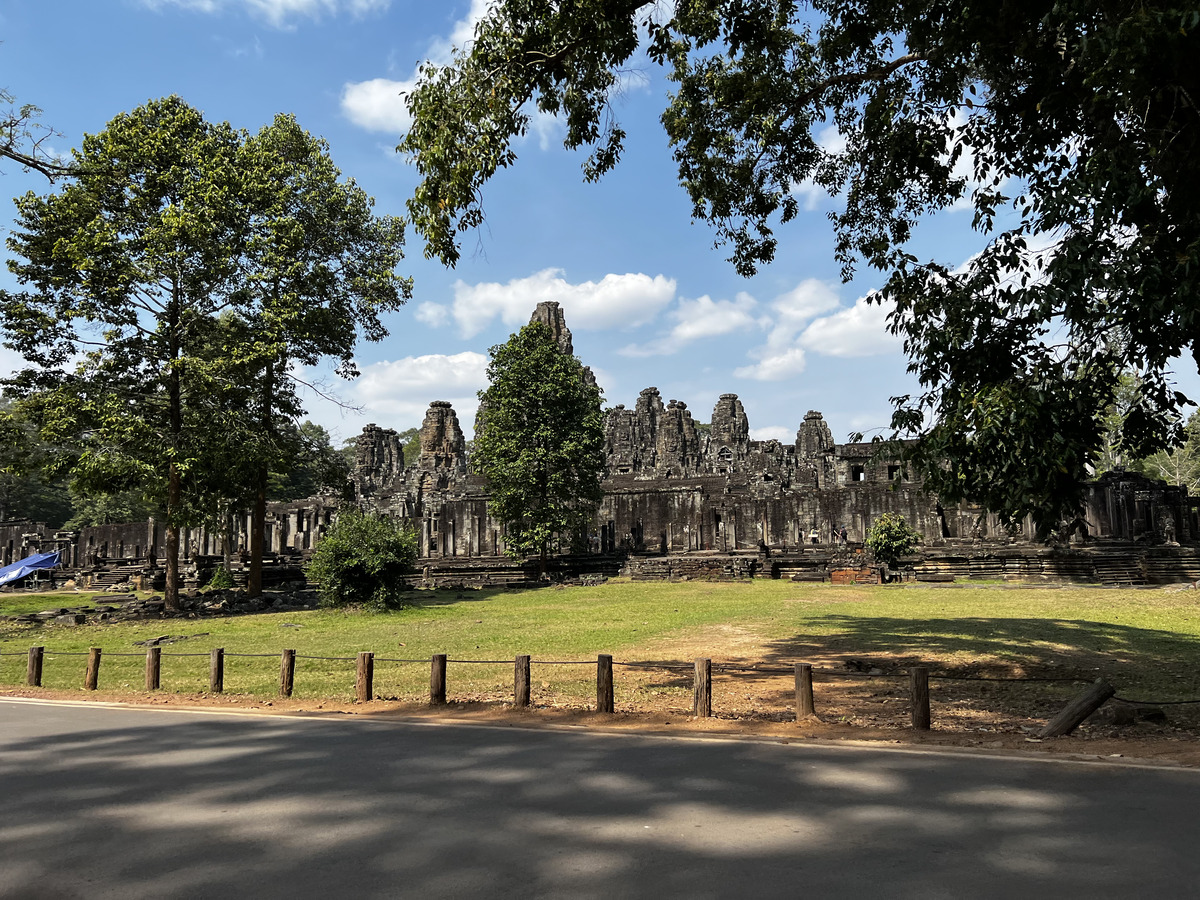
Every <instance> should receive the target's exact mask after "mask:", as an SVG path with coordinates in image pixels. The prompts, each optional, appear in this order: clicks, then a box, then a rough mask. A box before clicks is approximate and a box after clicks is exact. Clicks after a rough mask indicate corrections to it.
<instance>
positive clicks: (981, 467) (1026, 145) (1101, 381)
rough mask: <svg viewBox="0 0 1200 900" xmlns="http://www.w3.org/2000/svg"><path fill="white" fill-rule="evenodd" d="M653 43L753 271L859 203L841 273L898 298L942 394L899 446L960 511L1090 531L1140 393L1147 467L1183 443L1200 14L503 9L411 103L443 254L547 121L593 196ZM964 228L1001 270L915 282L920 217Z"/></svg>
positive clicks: (679, 154)
mask: <svg viewBox="0 0 1200 900" xmlns="http://www.w3.org/2000/svg"><path fill="white" fill-rule="evenodd" d="M639 45H642V46H646V47H648V48H649V53H650V57H651V59H652V60H653V61H655V62H656V63H658V64H659V65H661V66H663V67H664V68H665V69H666V70H667V72H668V76H669V77H670V79H671V80H672V81H673V82H674V83H675V86H676V87H675V91H674V94H673V96H671V98H670V100H669V103H668V105H667V107H666V109H665V110H664V113H663V116H662V121H663V124H664V127H665V128H666V131H667V135H668V137H669V139H670V142H671V146H672V148H673V151H672V152H673V155H674V158H675V161H676V163H677V165H678V170H679V179H680V182H681V184H682V185H683V186H684V188H685V189H686V190H687V192H688V194H689V196H690V198H691V200H692V204H693V215H694V217H695V218H697V219H700V220H702V221H705V222H708V223H710V224H711V225H712V227H713V228H714V229H715V231H716V239H717V242H718V243H719V244H723V245H726V246H728V247H729V248H730V250H731V256H730V259H731V261H732V262H733V264H734V265H735V266H736V268H737V270H738V271H739V272H742V273H743V274H750V273H752V272H754V271H755V269H756V268H757V267H758V266H759V265H761V264H763V263H766V262H769V261H770V260H771V259H772V258H773V257H774V255H775V253H776V252H777V250H778V248H779V240H780V238H779V236H778V235H777V234H776V232H775V229H776V228H778V227H779V226H780V225H782V224H784V223H787V222H788V221H790V220H792V219H794V218H795V217H796V216H797V215H798V214H799V211H800V210H799V204H798V201H797V198H796V194H795V191H794V187H795V185H797V184H799V183H801V182H804V181H806V180H811V181H812V182H813V183H815V184H817V185H820V186H821V187H823V188H825V189H826V190H827V191H829V192H830V193H831V194H836V195H841V196H843V197H844V199H845V204H844V208H843V209H842V210H841V211H840V212H837V213H835V214H833V215H832V219H833V225H834V229H835V232H836V238H837V243H836V246H837V256H838V258H839V260H840V261H841V263H842V265H843V267H844V273H845V274H846V276H847V277H849V275H850V274H851V273H852V272H853V270H854V268H855V267H856V266H860V265H862V264H863V263H865V264H866V265H868V266H870V267H872V268H875V269H877V270H879V271H880V272H883V273H885V275H886V282H885V285H884V287H883V289H882V290H881V291H879V292H878V293H876V294H874V295H872V299H873V300H874V301H876V302H880V303H886V304H888V305H890V306H892V307H893V310H894V311H893V312H892V313H891V316H890V324H891V328H892V329H893V331H895V332H896V333H899V334H900V335H902V336H903V338H904V346H905V350H906V352H907V353H908V355H909V358H910V361H911V364H910V369H911V371H912V372H914V373H915V375H916V376H917V377H918V379H919V382H920V384H921V387H922V392H921V393H920V394H919V395H918V396H912V397H907V396H906V397H898V398H894V399H895V401H896V404H897V410H896V414H895V417H894V419H893V426H894V428H895V429H896V432H897V434H898V435H900V436H906V435H917V436H920V437H922V438H923V440H921V441H920V442H919V443H918V444H917V445H916V449H915V450H913V451H912V455H913V457H914V459H915V460H916V461H917V462H918V463H921V464H922V469H923V471H924V474H925V476H926V479H927V483H928V485H929V486H930V487H931V488H933V489H934V490H936V491H937V492H938V493H939V494H940V495H941V496H942V497H943V498H944V499H947V500H956V499H961V498H971V499H974V500H977V501H980V502H983V503H984V504H985V505H987V506H988V507H989V508H991V509H993V510H995V511H996V512H998V513H1000V514H1001V516H1002V517H1003V518H1006V519H1009V520H1011V519H1014V518H1020V517H1022V516H1024V515H1025V514H1032V515H1034V517H1035V518H1036V520H1037V521H1038V523H1039V525H1040V526H1041V527H1042V528H1043V529H1047V528H1049V527H1051V526H1052V525H1053V524H1054V523H1055V522H1057V521H1058V519H1059V518H1060V517H1062V516H1064V515H1068V514H1070V513H1071V512H1073V511H1074V510H1075V509H1076V508H1077V507H1078V504H1079V502H1080V499H1081V494H1080V483H1081V482H1082V480H1083V479H1084V478H1085V477H1086V475H1087V473H1088V470H1089V467H1090V466H1091V465H1092V464H1093V462H1094V460H1095V457H1096V454H1097V451H1098V448H1099V447H1100V445H1101V442H1102V435H1103V432H1104V430H1105V427H1104V421H1103V417H1104V411H1105V410H1106V409H1108V407H1109V406H1110V404H1111V402H1112V400H1113V398H1114V392H1115V390H1116V387H1117V383H1118V379H1119V377H1120V374H1121V373H1122V372H1124V371H1126V370H1127V369H1129V368H1130V367H1136V368H1137V369H1138V371H1139V372H1141V373H1142V380H1141V385H1140V389H1139V392H1138V394H1137V397H1136V401H1135V402H1134V404H1133V405H1132V406H1131V407H1130V408H1129V410H1128V414H1127V416H1126V421H1125V424H1124V427H1123V429H1122V435H1123V438H1122V439H1123V441H1124V446H1125V450H1126V452H1128V453H1129V454H1130V455H1131V456H1133V457H1140V456H1144V455H1146V454H1148V453H1150V452H1151V451H1153V450H1155V449H1157V448H1161V447H1164V446H1167V445H1169V444H1170V443H1172V442H1176V441H1178V440H1179V439H1180V438H1181V433H1180V430H1179V426H1178V422H1179V419H1180V415H1179V412H1180V410H1181V408H1182V407H1183V406H1185V405H1186V404H1187V402H1188V401H1187V398H1185V397H1184V396H1182V395H1181V394H1180V393H1178V392H1177V391H1175V390H1174V389H1173V388H1172V387H1171V385H1170V383H1169V374H1168V373H1169V368H1170V366H1171V365H1172V360H1174V359H1176V358H1177V357H1179V356H1180V355H1183V354H1191V355H1193V357H1200V346H1198V345H1197V339H1196V336H1197V335H1198V334H1200V303H1198V302H1197V299H1198V298H1200V291H1198V288H1200V282H1198V279H1200V181H1198V180H1197V179H1196V178H1195V177H1194V160H1195V159H1196V158H1197V156H1198V154H1200V107H1198V105H1197V104H1198V103H1200V70H1198V69H1197V67H1196V66H1195V63H1194V61H1195V59H1196V58H1197V55H1198V53H1200V10H1198V9H1197V8H1196V6H1195V4H1194V3H1183V2H1178V0H1147V2H1142V3H1137V4H1132V3H1127V2H1124V0H1029V2H1021V3H1013V2H997V3H969V2H966V0H950V2H945V0H937V2H934V0H897V2H891V3H876V2H872V0H850V2H843V0H812V2H810V3H804V4H802V3H799V2H796V0H682V2H679V3H676V4H673V5H672V6H670V7H668V8H664V7H663V6H662V5H661V4H643V3H641V2H637V0H626V2H622V0H582V2H578V3H571V4H565V3H559V2H554V0H500V2H497V3H495V4H494V5H493V6H492V7H491V9H490V11H489V13H488V15H487V16H486V17H485V18H484V19H483V20H481V21H480V22H479V24H478V25H477V27H476V31H475V39H474V41H473V42H472V43H471V44H469V45H468V47H466V48H464V49H462V50H460V51H458V52H457V53H456V55H455V56H454V58H453V60H452V62H451V63H450V65H448V66H445V67H439V66H435V65H426V66H425V67H424V69H423V70H422V74H421V81H420V84H419V85H418V87H417V88H416V89H415V90H414V91H413V92H412V93H411V94H409V96H408V106H409V109H410V111H411V113H412V114H413V117H414V123H413V126H412V129H411V131H410V132H409V134H408V135H407V136H406V137H405V138H404V140H403V141H402V142H401V144H400V146H399V148H398V149H399V150H400V151H401V152H404V153H407V154H409V155H411V157H412V158H413V159H414V160H415V162H416V165H417V168H418V171H419V173H420V176H421V181H420V183H419V185H418V186H417V188H416V190H415V192H414V194H413V196H412V198H411V199H410V201H409V210H410V212H411V215H412V219H413V222H414V224H415V227H416V228H417V229H418V231H419V232H420V233H421V234H422V236H423V237H424V238H425V241H426V244H427V248H428V249H427V252H428V253H429V254H431V255H433V256H436V257H438V258H440V259H442V260H443V261H444V262H446V263H448V264H453V263H454V262H455V261H456V260H457V259H458V254H459V241H460V236H461V234H462V232H464V231H465V230H468V229H471V228H474V227H476V226H478V225H479V224H480V222H481V221H482V217H483V213H482V206H481V203H482V188H483V186H484V185H485V183H486V182H487V180H488V179H489V178H491V177H492V175H494V174H495V173H496V172H497V171H498V170H499V169H501V168H503V167H506V166H509V165H512V164H513V163H514V161H515V160H516V154H515V150H514V147H515V141H516V139H517V138H519V137H520V136H521V135H523V134H524V133H525V132H526V130H527V129H528V126H529V121H530V115H531V113H532V111H533V109H534V107H536V108H537V109H538V110H541V111H543V112H549V113H555V114H558V115H559V116H561V117H562V118H563V119H564V120H565V123H566V129H567V130H566V138H565V143H566V145H567V146H568V147H586V148H590V150H591V153H590V155H589V156H588V158H587V161H586V163H585V165H584V174H585V176H586V177H587V178H589V179H594V178H597V177H599V176H600V175H602V174H603V173H604V172H606V171H608V170H609V169H611V168H612V167H613V166H614V165H616V163H617V161H618V159H619V157H620V153H621V149H622V142H623V138H624V132H623V131H622V129H621V126H620V123H619V121H618V119H617V118H616V116H615V113H614V110H613V108H612V106H611V104H610V97H611V95H612V90H613V88H614V86H615V84H616V79H617V77H618V73H619V71H620V69H621V68H622V67H623V66H626V65H627V64H628V63H629V61H630V59H631V57H632V56H633V54H634V52H635V50H637V48H638V47H639ZM831 125H832V126H835V127H836V128H837V130H838V132H839V133H840V135H841V137H842V139H843V140H842V141H839V142H838V146H837V147H832V148H831V147H830V146H828V145H827V144H823V143H822V142H821V141H820V139H819V137H820V134H821V132H823V131H824V130H825V129H826V128H828V127H829V126H831ZM961 204H967V205H969V206H970V207H971V208H973V210H974V216H973V220H972V221H973V226H974V227H975V228H976V229H977V230H978V231H979V232H980V234H981V236H982V239H981V243H983V244H984V249H983V250H982V251H981V252H980V253H979V254H977V255H976V256H974V257H973V258H972V259H971V260H969V261H968V262H967V263H965V264H962V265H960V263H961V262H962V261H961V260H958V259H954V260H945V259H937V258H919V257H918V256H916V255H915V254H914V253H913V252H912V250H911V249H910V237H911V235H912V231H913V228H914V226H915V224H916V222H917V221H918V220H919V219H920V217H922V216H924V215H927V214H929V213H933V212H936V211H938V210H945V209H948V208H950V207H952V206H955V205H961ZM784 246H785V247H786V244H785V245H784ZM1114 331H1119V332H1120V334H1122V335H1123V337H1124V338H1125V339H1124V340H1122V341H1120V342H1113V341H1110V340H1108V337H1109V336H1110V334H1111V333H1113V332H1114Z"/></svg>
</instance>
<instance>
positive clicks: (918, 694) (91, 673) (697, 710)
mask: <svg viewBox="0 0 1200 900" xmlns="http://www.w3.org/2000/svg"><path fill="white" fill-rule="evenodd" d="M22 655H26V656H27V657H28V663H27V668H26V679H27V684H29V685H30V686H35V687H40V686H41V682H42V667H43V660H44V658H45V657H46V656H47V655H49V656H50V658H51V659H56V658H59V657H78V656H86V657H87V659H88V663H87V670H86V673H85V678H84V687H85V688H86V689H87V690H96V688H97V684H98V681H99V671H100V663H101V659H102V658H104V657H123V658H131V657H134V658H136V657H144V658H145V660H146V689H147V690H158V689H159V686H160V685H159V682H160V665H161V660H162V657H164V656H169V657H173V658H175V657H179V658H182V657H203V656H208V657H209V659H210V679H209V689H210V690H211V691H213V692H217V693H219V692H221V691H223V690H224V662H225V657H227V656H228V657H231V658H241V659H278V660H279V661H280V676H279V685H280V687H279V691H280V696H281V697H290V696H291V694H292V688H293V686H294V678H295V666H296V660H297V659H300V660H317V661H326V662H354V663H356V680H355V696H356V699H357V700H359V701H360V702H367V701H370V700H372V699H375V694H374V691H373V677H374V664H375V663H376V662H381V663H398V664H427V665H430V667H431V668H430V704H432V705H438V704H444V703H446V702H447V701H446V667H447V664H448V663H454V664H456V665H490V666H499V665H509V664H512V665H513V666H514V689H513V692H514V693H513V703H514V705H515V706H529V705H530V690H531V688H530V684H531V680H530V669H531V666H532V665H533V664H536V665H544V666H592V665H595V666H596V686H597V694H596V709H597V711H598V712H609V713H611V712H613V711H614V708H613V693H614V692H613V677H612V674H613V668H614V667H615V666H619V667H622V668H627V669H642V670H647V671H669V672H680V671H688V670H692V671H693V675H694V682H693V714H694V715H696V716H697V717H708V716H711V715H712V675H713V672H714V670H715V671H716V673H717V674H718V675H722V674H724V675H734V676H736V675H739V674H751V675H770V676H776V677H778V676H785V675H790V674H794V675H795V680H796V681H795V683H796V719H797V721H800V720H802V719H804V718H806V717H809V716H813V715H815V706H814V702H813V687H812V685H813V676H814V675H819V676H823V677H828V678H868V679H869V678H908V679H909V681H910V684H911V698H912V717H913V728H916V729H928V728H930V727H931V726H930V701H929V681H930V679H931V678H932V679H935V680H941V681H958V682H997V683H1009V684H1014V683H1021V682H1027V683H1057V684H1068V683H1075V684H1078V683H1081V682H1085V681H1086V679H1082V678H1066V677H1064V678H1052V677H1032V676H1031V677H1028V678H1002V677H991V676H977V675H949V674H938V673H936V672H931V671H930V670H929V668H928V667H926V666H919V665H914V666H908V667H907V668H906V669H903V670H901V671H900V672H874V673H871V672H842V671H836V670H831V669H815V668H813V666H812V665H810V664H807V663H796V664H795V665H794V666H793V668H791V669H788V668H784V667H775V666H771V667H757V666H737V665H729V664H718V665H716V666H714V665H713V664H712V660H711V659H697V660H695V661H694V663H693V665H690V666H689V665H687V664H684V663H665V662H635V661H628V660H625V661H621V660H614V659H613V658H612V656H611V655H608V654H600V655H599V656H598V657H597V659H596V661H595V662H594V663H593V662H592V661H590V660H533V659H532V657H530V656H528V655H519V656H516V657H515V658H514V659H450V658H449V657H448V656H447V655H446V654H434V655H433V656H432V657H428V658H402V657H382V656H381V657H376V656H375V654H374V653H371V652H366V651H363V652H360V653H359V654H358V655H357V656H310V655H301V654H297V653H296V651H295V650H292V649H284V650H282V651H280V652H279V653H278V654H275V653H226V652H225V650H224V649H223V648H214V649H212V650H210V651H209V652H208V653H202V652H197V653H164V652H163V650H162V648H161V647H158V646H154V647H149V648H147V649H146V652H145V653H144V654H143V653H136V652H125V651H111V652H105V651H103V650H102V649H101V648H99V647H92V648H91V649H89V650H88V651H87V652H83V651H49V653H47V651H46V648H45V647H30V648H29V650H28V653H27V654H22V653H21V652H20V651H11V652H3V651H0V656H22ZM1108 699H1114V700H1117V701H1120V702H1122V703H1128V704H1131V705H1135V706H1188V705H1195V704H1200V699H1191V700H1157V701H1156V700H1134V699H1130V698H1127V697H1121V696H1118V695H1117V694H1116V691H1115V689H1113V688H1112V687H1111V686H1110V685H1108V683H1107V682H1105V681H1104V680H1103V679H1098V680H1097V681H1095V682H1093V683H1091V685H1090V687H1089V688H1088V689H1087V690H1085V691H1084V693H1083V694H1080V695H1079V696H1078V697H1077V698H1075V699H1074V700H1072V701H1071V703H1069V704H1068V705H1067V707H1065V708H1064V710H1063V711H1062V712H1061V713H1059V715H1058V716H1056V717H1055V719H1054V720H1052V721H1051V722H1050V724H1049V725H1047V726H1046V728H1045V729H1044V730H1043V732H1042V734H1043V736H1049V737H1052V736H1057V735H1059V734H1067V733H1070V731H1071V730H1073V729H1074V727H1075V726H1076V725H1078V724H1079V723H1080V722H1082V721H1083V720H1084V719H1085V718H1087V716H1088V715H1090V714H1091V713H1092V712H1094V711H1095V710H1096V709H1098V708H1099V707H1100V706H1101V705H1103V703H1104V702H1105V701H1107V700H1108Z"/></svg>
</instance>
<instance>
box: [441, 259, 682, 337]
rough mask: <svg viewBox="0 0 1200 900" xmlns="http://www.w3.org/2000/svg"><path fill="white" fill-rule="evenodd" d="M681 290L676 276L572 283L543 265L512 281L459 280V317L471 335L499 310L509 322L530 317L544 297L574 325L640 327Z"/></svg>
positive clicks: (456, 304) (456, 312)
mask: <svg viewBox="0 0 1200 900" xmlns="http://www.w3.org/2000/svg"><path fill="white" fill-rule="evenodd" d="M674 296H675V280H674V279H673V278H666V277H665V276H662V275H655V276H654V277H653V278H652V277H650V276H649V275H643V274H641V273H636V274H635V273H626V274H624V275H612V274H609V275H605V276H604V278H602V279H601V280H600V281H599V282H595V281H585V282H583V283H581V284H571V283H570V282H568V281H567V280H566V279H565V278H563V270H562V269H543V270H542V271H541V272H537V273H536V274H534V275H530V276H528V277H526V278H514V279H513V280H512V281H509V282H508V283H507V284H499V283H496V282H483V283H481V284H475V285H470V284H467V283H466V282H463V281H458V282H456V283H455V285H454V307H453V314H454V319H455V321H456V322H457V323H458V327H459V331H460V332H461V333H462V336H463V337H465V338H469V337H472V336H474V335H476V334H478V333H479V332H480V331H482V330H483V329H484V328H486V327H487V326H488V325H489V324H490V323H491V321H492V320H493V319H494V318H496V317H497V316H499V317H500V320H501V321H502V322H503V323H504V324H505V325H509V326H516V325H523V324H525V323H526V322H528V321H529V316H530V314H531V313H532V312H533V310H534V307H536V306H537V304H538V303H540V302H542V301H544V300H556V301H558V302H559V303H560V304H562V307H563V311H564V312H565V313H566V316H567V322H568V324H569V325H570V327H571V328H572V329H583V330H598V329H606V328H622V327H628V328H634V327H637V326H638V325H644V324H646V323H647V322H649V321H651V320H652V319H654V318H655V316H657V315H658V313H659V312H660V311H661V310H662V309H663V308H664V307H665V306H666V305H667V304H669V303H670V302H671V300H672V298H673V297H674Z"/></svg>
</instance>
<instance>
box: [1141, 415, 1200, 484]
mask: <svg viewBox="0 0 1200 900" xmlns="http://www.w3.org/2000/svg"><path fill="white" fill-rule="evenodd" d="M1183 431H1184V435H1185V439H1184V442H1183V443H1182V444H1181V445H1180V446H1178V447H1176V448H1174V449H1173V450H1159V451H1158V452H1157V453H1154V454H1152V455H1150V456H1148V457H1146V458H1145V459H1140V460H1137V461H1136V462H1134V463H1133V464H1132V465H1130V466H1129V468H1130V469H1132V470H1133V471H1135V472H1140V473H1141V474H1142V475H1145V476H1146V477H1147V478H1157V479H1159V480H1160V481H1165V482H1166V483H1167V484H1171V485H1174V486H1176V487H1181V488H1186V489H1187V492H1188V493H1189V494H1190V495H1191V496H1193V497H1196V496H1200V412H1194V413H1192V415H1191V417H1190V418H1188V420H1187V424H1186V425H1185V426H1184V429H1183Z"/></svg>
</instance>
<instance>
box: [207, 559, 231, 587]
mask: <svg viewBox="0 0 1200 900" xmlns="http://www.w3.org/2000/svg"><path fill="white" fill-rule="evenodd" d="M208 587H209V588H211V589H212V590H214V591H224V590H228V589H229V588H231V587H233V576H232V575H230V574H229V570H227V569H226V568H225V566H223V565H221V566H217V570H216V571H215V572H213V576H212V578H210V579H208Z"/></svg>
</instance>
